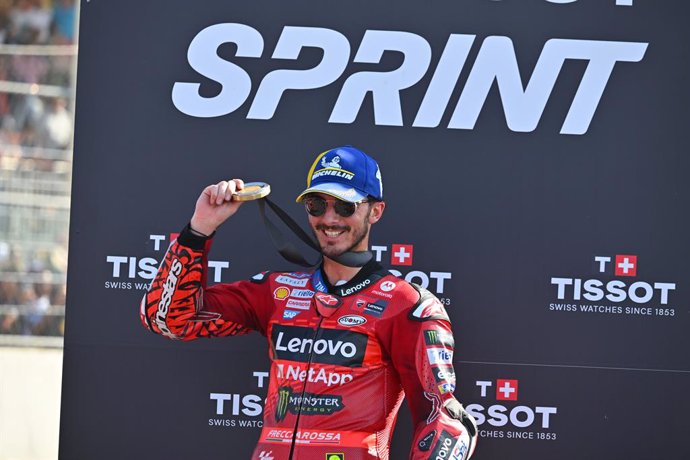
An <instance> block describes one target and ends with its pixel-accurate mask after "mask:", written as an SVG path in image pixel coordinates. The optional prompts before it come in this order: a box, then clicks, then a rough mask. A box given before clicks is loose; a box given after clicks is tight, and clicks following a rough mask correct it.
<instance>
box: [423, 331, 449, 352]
mask: <svg viewBox="0 0 690 460" xmlns="http://www.w3.org/2000/svg"><path fill="white" fill-rule="evenodd" d="M424 341H425V342H426V344H427V345H443V346H444V347H449V348H454V347H455V341H454V340H453V335H452V334H450V333H448V332H446V331H439V330H437V329H427V330H425V331H424Z"/></svg>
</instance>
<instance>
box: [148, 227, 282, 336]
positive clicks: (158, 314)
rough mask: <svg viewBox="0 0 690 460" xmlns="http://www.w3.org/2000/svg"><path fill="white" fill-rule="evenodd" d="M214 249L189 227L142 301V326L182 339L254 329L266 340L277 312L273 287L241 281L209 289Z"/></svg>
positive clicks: (175, 242)
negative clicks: (210, 252)
mask: <svg viewBox="0 0 690 460" xmlns="http://www.w3.org/2000/svg"><path fill="white" fill-rule="evenodd" d="M209 248H210V240H208V239H207V238H202V237H199V236H196V235H193V234H192V233H191V231H190V229H189V226H187V227H185V229H184V230H183V231H182V232H181V233H180V235H179V236H178V238H177V240H175V241H173V242H172V244H171V245H170V247H169V248H168V251H167V253H166V254H165V258H164V259H163V261H162V262H161V265H160V267H159V268H158V273H156V276H155V278H154V279H153V281H152V282H151V285H150V286H149V289H148V291H147V292H146V294H145V295H144V298H143V299H142V301H141V308H140V318H141V322H142V324H143V325H144V326H145V327H146V328H147V329H149V330H151V331H153V332H155V333H157V334H161V335H164V336H166V337H168V338H170V339H177V340H194V339H196V338H199V337H222V336H230V335H238V334H247V333H248V332H250V331H252V330H256V331H259V332H260V333H262V334H264V335H265V334H266V325H267V324H268V318H269V317H270V314H271V308H272V303H271V302H270V299H271V297H270V295H269V294H268V293H267V292H268V291H267V290H268V283H255V282H251V281H240V282H236V283H230V284H217V285H214V286H212V287H210V288H205V286H206V270H207V259H206V254H207V252H208V249H209ZM264 291H266V292H264Z"/></svg>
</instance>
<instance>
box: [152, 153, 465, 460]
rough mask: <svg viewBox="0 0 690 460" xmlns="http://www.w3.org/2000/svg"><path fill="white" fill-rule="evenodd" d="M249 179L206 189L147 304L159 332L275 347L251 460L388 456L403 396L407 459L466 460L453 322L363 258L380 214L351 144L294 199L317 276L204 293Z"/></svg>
mask: <svg viewBox="0 0 690 460" xmlns="http://www.w3.org/2000/svg"><path fill="white" fill-rule="evenodd" d="M243 188H244V182H243V181H242V180H240V179H233V180H229V181H222V182H219V183H217V184H214V185H209V186H208V187H206V188H205V189H204V190H203V192H202V193H201V195H200V196H199V198H198V200H197V203H196V209H195V211H194V215H193V216H192V219H191V221H190V223H189V224H188V225H187V226H186V227H185V229H184V230H183V231H182V232H181V233H180V235H179V237H178V238H177V240H176V241H175V242H173V243H172V244H171V246H170V248H169V249H168V252H167V254H166V256H165V259H164V261H163V263H162V264H161V266H160V268H159V270H158V273H157V275H156V278H155V279H154V281H153V282H152V283H151V286H150V288H149V291H148V292H147V293H146V295H145V296H144V299H143V300H142V303H141V320H142V322H143V324H144V325H145V326H146V327H147V328H148V329H150V330H151V331H153V332H156V333H159V334H162V335H164V336H167V337H169V338H172V339H181V340H193V339H196V338H199V337H220V336H228V335H237V334H246V333H248V332H250V331H252V330H254V331H258V332H259V333H261V334H262V335H264V336H266V337H267V339H268V341H269V349H270V357H271V372H270V381H269V388H268V395H267V398H266V405H265V407H264V424H263V430H262V432H261V436H260V439H259V442H258V444H257V446H256V448H255V449H254V453H253V455H252V457H251V458H252V459H265V458H275V459H276V460H283V459H289V460H292V459H295V460H296V459H300V460H303V459H306V460H310V459H319V460H321V459H324V458H326V459H330V458H337V459H347V460H364V459H388V458H389V450H390V439H391V435H392V433H393V427H394V425H395V419H396V416H397V413H398V409H399V408H400V404H401V403H402V400H403V398H404V397H407V401H408V406H409V407H410V412H411V415H412V420H413V423H414V439H413V440H412V446H411V448H410V456H409V458H410V459H414V460H419V459H434V460H435V459H439V458H440V459H459V460H465V459H468V458H469V457H470V455H471V454H472V452H473V451H474V447H475V441H476V433H477V428H476V425H475V422H474V420H473V419H472V417H471V416H470V415H469V414H468V413H467V412H465V410H464V408H463V407H462V405H461V404H460V403H459V402H458V400H457V399H455V397H454V395H453V391H454V390H455V372H454V370H453V348H454V340H453V334H452V331H451V327H450V320H449V319H448V315H447V314H446V311H445V309H444V307H443V305H441V303H440V302H439V301H438V299H436V297H434V296H433V294H431V293H430V292H428V291H426V290H425V289H422V288H420V287H418V286H415V285H412V284H409V283H407V282H405V281H403V280H401V279H399V278H396V277H394V276H392V275H390V274H389V273H388V272H387V271H386V270H385V269H384V268H383V267H382V266H381V265H379V264H378V263H377V262H376V261H375V260H374V258H373V256H372V254H371V253H370V252H369V251H367V248H368V247H369V232H370V230H371V226H372V225H373V224H375V223H376V222H378V221H379V220H380V219H381V217H382V215H383V211H384V209H385V207H386V206H385V203H384V201H383V182H382V179H381V172H380V169H379V166H378V164H377V163H376V161H375V160H374V159H373V158H371V157H370V156H368V155H367V154H365V153H364V152H362V151H361V150H358V149H356V148H354V147H351V146H346V147H339V148H334V149H331V150H328V151H326V152H323V153H322V154H320V155H319V156H318V157H317V158H316V160H315V161H314V163H313V165H312V167H311V169H310V170H309V173H308V176H307V189H306V190H305V191H304V192H302V193H301V194H300V195H299V196H298V197H297V201H298V202H302V203H303V204H304V207H305V209H306V211H307V215H308V219H309V226H310V227H311V229H312V231H313V232H314V235H315V237H316V239H317V240H318V244H319V247H320V248H321V252H322V255H323V261H322V263H321V265H320V266H319V267H318V268H316V269H315V270H313V271H309V272H291V273H287V272H286V273H274V272H263V273H259V274H257V275H256V276H254V277H252V279H251V280H248V281H240V282H235V283H229V284H216V285H214V286H211V287H208V288H207V287H205V286H204V280H205V279H206V277H205V270H206V263H205V262H206V257H207V252H208V244H207V243H208V242H209V240H210V239H211V238H212V237H213V235H214V232H215V231H216V229H217V228H218V227H219V226H220V225H221V224H222V223H223V222H225V221H226V220H227V219H228V218H230V217H231V216H232V215H233V214H235V212H236V211H237V209H238V207H239V206H240V205H241V202H239V201H235V200H233V196H234V195H236V193H238V192H240V191H242V189H243Z"/></svg>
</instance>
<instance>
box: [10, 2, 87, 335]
mask: <svg viewBox="0 0 690 460" xmlns="http://www.w3.org/2000/svg"><path fill="white" fill-rule="evenodd" d="M78 6H79V2H78V1H77V0H0V344H8V343H11V344H24V343H26V344H30V345H45V346H61V344H62V336H63V332H64V317H65V284H66V274H67V240H68V238H67V235H68V224H69V206H70V185H71V171H72V137H73V119H74V116H73V115H74V94H75V91H74V85H75V77H76V56H77V46H76V43H77V41H76V34H77V30H78V28H77V23H78Z"/></svg>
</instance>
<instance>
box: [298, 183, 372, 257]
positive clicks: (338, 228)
mask: <svg viewBox="0 0 690 460" xmlns="http://www.w3.org/2000/svg"><path fill="white" fill-rule="evenodd" d="M309 196H317V197H320V198H322V199H324V200H326V201H327V202H328V204H327V207H326V212H325V213H324V214H323V215H322V216H318V217H315V216H312V215H310V214H308V213H307V216H308V217H309V226H310V227H311V229H312V232H314V235H315V236H316V239H317V240H318V242H319V246H320V247H321V252H322V253H323V255H324V256H326V257H334V256H339V255H340V254H343V253H345V252H348V251H365V250H366V249H367V247H368V245H369V229H370V227H371V224H373V223H374V222H376V221H378V219H379V218H380V217H381V213H382V212H383V208H384V206H385V205H384V203H383V202H373V201H372V202H366V203H361V204H359V205H358V206H357V210H356V211H355V213H354V214H352V215H351V216H349V217H343V216H341V215H339V214H338V213H336V212H335V210H334V209H333V204H334V202H335V200H336V198H334V197H332V196H329V195H325V194H322V193H314V194H310V195H309Z"/></svg>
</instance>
